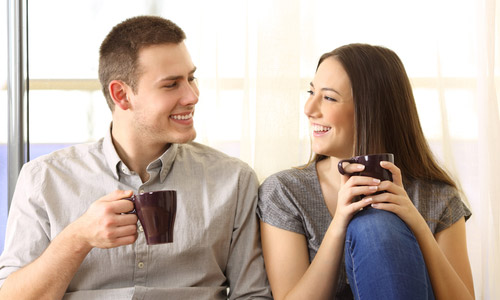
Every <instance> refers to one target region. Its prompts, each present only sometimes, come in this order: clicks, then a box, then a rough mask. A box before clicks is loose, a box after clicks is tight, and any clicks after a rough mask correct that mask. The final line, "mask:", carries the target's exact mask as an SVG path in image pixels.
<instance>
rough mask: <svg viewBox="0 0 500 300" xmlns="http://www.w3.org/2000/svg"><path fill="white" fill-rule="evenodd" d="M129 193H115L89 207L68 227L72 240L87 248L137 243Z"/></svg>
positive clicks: (130, 193) (117, 191) (134, 216)
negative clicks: (81, 243)
mask: <svg viewBox="0 0 500 300" xmlns="http://www.w3.org/2000/svg"><path fill="white" fill-rule="evenodd" d="M131 196H132V191H121V190H116V191H114V192H112V193H110V194H108V195H106V196H104V197H102V198H100V199H99V200H97V201H95V202H94V203H92V205H91V206H90V207H89V209H88V210H87V212H85V214H83V215H82V216H81V217H80V218H78V219H77V220H76V221H75V222H74V223H73V224H71V225H70V226H72V227H73V229H74V230H75V236H76V237H77V238H78V239H79V240H81V241H82V242H83V243H84V244H85V245H87V246H88V247H90V248H93V247H97V248H114V247H118V246H123V245H128V244H132V243H134V242H135V240H136V239H137V225H136V224H137V216H136V215H135V214H128V212H131V211H132V210H133V209H134V204H133V202H132V201H130V200H127V199H124V198H128V197H131Z"/></svg>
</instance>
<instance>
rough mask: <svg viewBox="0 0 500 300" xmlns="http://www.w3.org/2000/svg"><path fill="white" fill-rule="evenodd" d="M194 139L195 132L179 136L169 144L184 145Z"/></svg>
mask: <svg viewBox="0 0 500 300" xmlns="http://www.w3.org/2000/svg"><path fill="white" fill-rule="evenodd" d="M195 138H196V131H194V130H193V132H192V133H190V134H184V135H181V136H179V137H177V138H173V139H172V141H170V142H169V143H173V144H185V143H189V142H192V141H193V140H194V139H195Z"/></svg>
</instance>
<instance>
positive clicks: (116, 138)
mask: <svg viewBox="0 0 500 300" xmlns="http://www.w3.org/2000/svg"><path fill="white" fill-rule="evenodd" d="M111 140H112V141H113V145H114V147H115V149H116V152H117V153H118V156H119V157H120V159H121V160H122V162H123V163H125V165H126V166H127V167H128V168H129V169H130V170H131V171H133V172H135V173H137V174H139V176H140V177H141V180H142V182H146V181H148V179H149V174H148V172H147V170H146V169H147V167H148V165H149V164H150V163H151V162H152V161H154V160H155V159H157V158H158V157H160V156H161V155H162V154H163V153H164V152H165V151H166V150H167V149H168V148H169V147H170V144H154V143H151V142H147V141H144V140H136V139H135V138H134V137H132V136H131V134H122V132H121V131H119V130H116V129H115V127H113V128H112V130H111Z"/></svg>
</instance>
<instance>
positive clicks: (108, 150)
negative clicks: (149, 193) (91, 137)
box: [102, 124, 179, 183]
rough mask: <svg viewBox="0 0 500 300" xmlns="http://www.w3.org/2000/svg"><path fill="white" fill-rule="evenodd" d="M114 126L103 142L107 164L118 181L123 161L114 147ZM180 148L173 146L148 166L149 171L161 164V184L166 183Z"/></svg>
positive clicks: (176, 145)
mask: <svg viewBox="0 0 500 300" xmlns="http://www.w3.org/2000/svg"><path fill="white" fill-rule="evenodd" d="M112 126H113V124H111V126H110V127H109V130H108V131H107V132H106V135H105V136H104V140H103V146H102V147H103V153H104V157H105V159H106V163H107V164H108V167H109V168H110V169H111V171H112V172H113V175H114V176H115V178H116V179H117V180H120V172H119V171H118V168H119V167H120V162H121V159H120V157H119V156H118V153H117V152H116V149H115V146H114V145H113V139H112V137H111V128H112ZM178 148H179V145H178V144H171V145H170V147H168V149H167V150H166V151H165V152H164V153H163V154H162V155H161V156H160V157H159V158H158V159H157V160H155V161H153V162H151V163H150V164H149V166H148V169H150V168H155V167H156V166H158V164H159V163H161V170H160V182H162V183H163V182H164V181H165V178H167V175H168V173H169V172H170V169H171V168H172V165H173V163H174V160H175V157H176V155H177V149H178Z"/></svg>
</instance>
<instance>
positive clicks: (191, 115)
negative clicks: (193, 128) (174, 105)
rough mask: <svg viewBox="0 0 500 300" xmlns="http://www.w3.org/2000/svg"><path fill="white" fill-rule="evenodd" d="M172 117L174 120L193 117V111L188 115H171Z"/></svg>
mask: <svg viewBox="0 0 500 300" xmlns="http://www.w3.org/2000/svg"><path fill="white" fill-rule="evenodd" d="M170 117H171V118H172V119H174V120H187V119H191V118H192V117H193V113H190V114H188V115H171V116H170Z"/></svg>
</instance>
